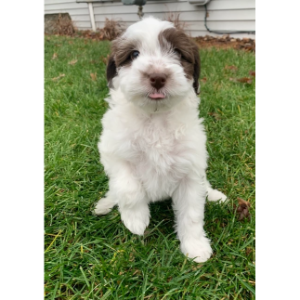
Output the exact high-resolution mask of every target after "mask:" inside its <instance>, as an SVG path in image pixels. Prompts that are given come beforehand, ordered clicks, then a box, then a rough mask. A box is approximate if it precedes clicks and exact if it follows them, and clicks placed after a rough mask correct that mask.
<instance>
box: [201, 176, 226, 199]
mask: <svg viewBox="0 0 300 300" xmlns="http://www.w3.org/2000/svg"><path fill="white" fill-rule="evenodd" d="M206 190H207V200H208V201H219V200H220V201H221V202H224V201H225V200H226V199H227V197H226V195H224V194H223V193H222V192H220V191H218V190H214V189H213V188H212V187H211V185H210V183H209V182H208V181H207V180H206Z"/></svg>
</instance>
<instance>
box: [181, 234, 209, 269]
mask: <svg viewBox="0 0 300 300" xmlns="http://www.w3.org/2000/svg"><path fill="white" fill-rule="evenodd" d="M180 249H181V251H182V253H183V254H184V255H186V256H187V257H189V258H195V259H194V261H195V262H197V263H202V262H205V261H207V260H208V259H209V258H210V257H211V255H212V253H213V251H212V249H211V246H210V243H209V239H208V238H206V237H201V238H199V239H188V240H185V241H184V242H183V243H181V245H180Z"/></svg>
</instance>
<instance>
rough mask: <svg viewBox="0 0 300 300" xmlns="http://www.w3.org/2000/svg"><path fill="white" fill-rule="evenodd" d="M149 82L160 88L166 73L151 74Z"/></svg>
mask: <svg viewBox="0 0 300 300" xmlns="http://www.w3.org/2000/svg"><path fill="white" fill-rule="evenodd" d="M150 83H151V85H152V86H153V87H154V88H156V89H157V90H159V89H161V88H162V87H163V86H164V85H165V83H166V75H164V74H152V75H150Z"/></svg>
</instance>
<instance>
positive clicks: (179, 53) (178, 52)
mask: <svg viewBox="0 0 300 300" xmlns="http://www.w3.org/2000/svg"><path fill="white" fill-rule="evenodd" d="M173 52H174V53H175V54H176V55H178V56H179V58H181V52H180V51H179V50H178V49H174V50H173Z"/></svg>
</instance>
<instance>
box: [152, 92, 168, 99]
mask: <svg viewBox="0 0 300 300" xmlns="http://www.w3.org/2000/svg"><path fill="white" fill-rule="evenodd" d="M149 97H150V98H151V99H163V98H165V95H163V94H160V93H153V94H150V95H149Z"/></svg>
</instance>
